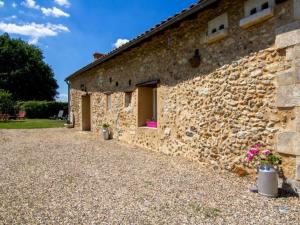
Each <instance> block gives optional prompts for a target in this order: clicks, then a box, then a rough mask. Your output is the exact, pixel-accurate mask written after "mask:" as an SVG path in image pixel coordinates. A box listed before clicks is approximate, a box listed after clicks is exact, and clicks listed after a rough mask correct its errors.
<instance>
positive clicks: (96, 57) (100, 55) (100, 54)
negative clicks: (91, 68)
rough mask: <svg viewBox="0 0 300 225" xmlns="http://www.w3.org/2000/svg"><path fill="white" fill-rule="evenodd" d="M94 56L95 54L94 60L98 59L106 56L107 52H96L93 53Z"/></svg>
mask: <svg viewBox="0 0 300 225" xmlns="http://www.w3.org/2000/svg"><path fill="white" fill-rule="evenodd" d="M93 56H94V61H96V60H98V59H101V58H103V57H104V56H105V54H102V53H99V52H95V53H94V54H93Z"/></svg>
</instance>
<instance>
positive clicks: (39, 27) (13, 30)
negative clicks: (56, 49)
mask: <svg viewBox="0 0 300 225" xmlns="http://www.w3.org/2000/svg"><path fill="white" fill-rule="evenodd" d="M0 31H3V32H7V33H10V34H19V35H23V36H28V37H29V38H30V40H29V43H30V44H36V43H37V42H38V41H39V39H40V38H44V37H49V36H50V37H51V36H57V35H58V33H60V32H69V31H70V30H69V29H68V28H67V27H65V26H63V25H62V24H51V23H48V24H36V23H29V24H24V25H17V24H13V23H4V22H0Z"/></svg>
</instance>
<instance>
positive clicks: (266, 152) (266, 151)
mask: <svg viewBox="0 0 300 225" xmlns="http://www.w3.org/2000/svg"><path fill="white" fill-rule="evenodd" d="M263 154H264V155H270V154H271V151H270V150H264V151H263Z"/></svg>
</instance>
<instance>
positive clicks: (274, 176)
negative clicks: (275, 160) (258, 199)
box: [257, 165, 278, 198]
mask: <svg viewBox="0 0 300 225" xmlns="http://www.w3.org/2000/svg"><path fill="white" fill-rule="evenodd" d="M257 181H258V193H259V194H261V195H264V196H267V197H271V198H276V197H278V172H277V170H276V169H274V167H273V166H271V165H262V166H260V168H259V170H258V180H257Z"/></svg>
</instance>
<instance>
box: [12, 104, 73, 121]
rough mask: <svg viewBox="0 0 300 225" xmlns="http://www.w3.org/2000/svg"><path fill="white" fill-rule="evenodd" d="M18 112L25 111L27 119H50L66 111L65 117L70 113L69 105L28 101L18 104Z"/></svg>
mask: <svg viewBox="0 0 300 225" xmlns="http://www.w3.org/2000/svg"><path fill="white" fill-rule="evenodd" d="M16 108H17V110H18V111H25V112H26V117H27V118H30V119H33V118H39V119H44V118H49V117H51V116H54V115H57V114H58V112H59V110H64V115H67V113H68V103H65V102H54V101H51V102H49V101H27V102H18V103H17V105H16Z"/></svg>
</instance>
